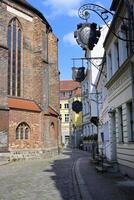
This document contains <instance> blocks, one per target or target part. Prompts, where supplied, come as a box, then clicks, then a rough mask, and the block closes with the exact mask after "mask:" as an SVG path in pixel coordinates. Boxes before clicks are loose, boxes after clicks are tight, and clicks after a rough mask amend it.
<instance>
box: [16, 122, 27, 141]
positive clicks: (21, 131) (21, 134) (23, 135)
mask: <svg viewBox="0 0 134 200" xmlns="http://www.w3.org/2000/svg"><path fill="white" fill-rule="evenodd" d="M30 133H31V130H30V127H29V125H28V124H27V123H26V122H21V123H20V124H19V125H18V126H17V128H16V140H28V139H29V138H30Z"/></svg>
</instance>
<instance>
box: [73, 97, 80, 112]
mask: <svg viewBox="0 0 134 200" xmlns="http://www.w3.org/2000/svg"><path fill="white" fill-rule="evenodd" d="M72 110H73V111H74V112H76V113H79V112H81V111H82V102H81V101H78V100H76V101H74V102H73V103H72Z"/></svg>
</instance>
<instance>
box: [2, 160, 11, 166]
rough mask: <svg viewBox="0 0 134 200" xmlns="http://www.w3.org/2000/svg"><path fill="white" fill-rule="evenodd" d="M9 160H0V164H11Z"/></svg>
mask: <svg viewBox="0 0 134 200" xmlns="http://www.w3.org/2000/svg"><path fill="white" fill-rule="evenodd" d="M9 163H10V162H9V161H0V166H2V165H7V164H9Z"/></svg>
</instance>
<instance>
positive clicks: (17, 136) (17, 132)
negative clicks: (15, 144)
mask: <svg viewBox="0 0 134 200" xmlns="http://www.w3.org/2000/svg"><path fill="white" fill-rule="evenodd" d="M17 139H19V129H18V128H17V130H16V140H17Z"/></svg>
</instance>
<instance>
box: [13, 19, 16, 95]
mask: <svg viewBox="0 0 134 200" xmlns="http://www.w3.org/2000/svg"><path fill="white" fill-rule="evenodd" d="M12 73H13V74H12V80H13V83H12V95H13V96H15V92H16V20H14V21H13V64H12Z"/></svg>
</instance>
